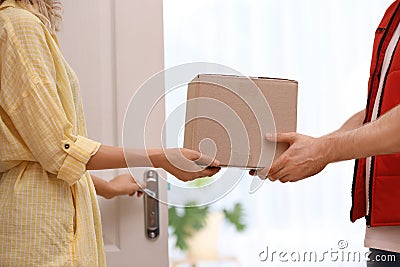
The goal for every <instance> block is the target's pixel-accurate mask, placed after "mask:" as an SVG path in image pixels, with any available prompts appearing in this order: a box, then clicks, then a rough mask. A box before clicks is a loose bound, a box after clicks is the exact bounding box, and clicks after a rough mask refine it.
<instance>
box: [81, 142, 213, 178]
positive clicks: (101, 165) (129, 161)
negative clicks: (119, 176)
mask: <svg viewBox="0 0 400 267" xmlns="http://www.w3.org/2000/svg"><path fill="white" fill-rule="evenodd" d="M197 163H198V164H200V165H205V166H210V167H209V168H202V167H200V165H198V164H197ZM218 165H219V162H218V161H217V160H214V159H211V158H209V157H207V156H205V155H202V154H201V153H199V152H197V151H193V150H189V149H184V148H182V149H178V148H176V149H165V150H163V149H161V148H160V149H147V150H145V149H129V150H125V151H124V149H123V148H120V147H112V146H105V145H101V146H100V148H99V150H98V151H97V153H96V154H94V155H93V156H92V157H91V158H90V159H89V161H88V163H87V164H86V168H87V169H88V170H102V169H116V168H126V167H154V168H163V169H164V170H166V171H167V172H169V173H171V174H172V175H174V176H175V177H177V178H178V179H180V180H182V181H190V180H194V179H196V178H201V177H207V176H213V175H214V174H216V173H217V172H218V171H219V170H220V168H219V167H218Z"/></svg>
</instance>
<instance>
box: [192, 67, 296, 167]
mask: <svg viewBox="0 0 400 267" xmlns="http://www.w3.org/2000/svg"><path fill="white" fill-rule="evenodd" d="M297 87H298V83H297V82H296V81H292V80H285V79H271V78H247V77H238V76H227V75H211V74H203V75H198V76H197V77H196V78H194V79H193V81H192V82H191V83H190V84H189V86H188V97H187V99H188V102H187V107H186V126H185V140H184V147H186V148H189V149H194V150H199V151H201V152H203V153H205V154H208V155H211V156H216V158H217V159H218V160H219V161H220V162H221V166H233V167H242V168H263V167H265V166H268V165H269V164H270V163H271V161H272V160H273V158H274V157H275V158H276V157H278V156H279V155H281V154H282V153H283V152H284V151H285V150H286V149H287V144H278V145H277V146H276V147H275V144H273V143H270V142H267V141H266V140H265V138H264V136H265V134H266V133H267V132H268V133H275V130H276V132H295V131H296V124H297ZM274 152H275V154H274Z"/></svg>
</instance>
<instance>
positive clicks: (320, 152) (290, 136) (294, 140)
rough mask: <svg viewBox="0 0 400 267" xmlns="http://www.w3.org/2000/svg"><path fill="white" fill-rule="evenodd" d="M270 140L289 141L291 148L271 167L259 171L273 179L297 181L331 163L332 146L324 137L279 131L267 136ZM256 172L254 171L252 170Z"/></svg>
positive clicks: (261, 174) (261, 175) (259, 173)
mask: <svg viewBox="0 0 400 267" xmlns="http://www.w3.org/2000/svg"><path fill="white" fill-rule="evenodd" d="M266 138H267V140H268V141H270V142H277V143H289V145H290V146H289V148H288V150H287V151H285V152H284V153H283V154H282V155H281V156H280V157H279V158H278V159H276V160H275V161H274V162H273V164H272V166H271V168H270V169H267V168H266V169H264V170H261V171H259V172H258V173H257V175H258V176H260V178H262V179H265V178H269V179H270V180H271V181H277V180H279V181H281V182H282V183H286V182H297V181H299V180H302V179H305V178H307V177H310V176H313V175H315V174H317V173H319V172H321V171H322V170H323V169H324V168H325V167H326V165H327V164H328V163H329V153H330V146H329V145H328V143H327V142H326V141H325V140H324V139H323V138H313V137H310V136H306V135H301V134H297V133H278V134H276V136H267V137H266ZM251 174H254V172H251Z"/></svg>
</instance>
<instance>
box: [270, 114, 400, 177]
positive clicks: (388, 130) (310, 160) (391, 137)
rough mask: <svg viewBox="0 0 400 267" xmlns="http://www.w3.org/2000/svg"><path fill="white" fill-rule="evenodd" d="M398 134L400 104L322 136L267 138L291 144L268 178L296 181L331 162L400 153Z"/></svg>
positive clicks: (295, 135)
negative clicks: (371, 119) (369, 119)
mask: <svg viewBox="0 0 400 267" xmlns="http://www.w3.org/2000/svg"><path fill="white" fill-rule="evenodd" d="M356 117H357V116H356ZM354 121H357V120H356V119H354ZM349 125H352V123H349V124H348V126H349ZM345 128H346V127H345ZM350 128H351V127H350ZM399 133H400V106H397V107H395V108H393V109H392V110H391V111H389V112H387V113H386V114H385V115H383V116H382V117H380V118H379V119H378V120H376V121H374V122H371V123H368V124H365V125H363V126H361V127H358V128H355V129H353V130H347V131H340V130H339V131H336V132H334V133H332V134H329V135H326V136H323V137H320V138H313V137H310V136H305V135H301V134H296V133H286V134H285V133H282V134H277V136H276V137H275V138H274V137H268V138H267V139H268V140H270V141H276V142H286V143H289V144H290V147H289V149H288V150H287V151H286V152H285V153H283V154H282V155H281V157H279V158H278V159H277V160H276V161H275V162H274V163H273V165H272V167H271V169H270V171H269V173H268V177H269V178H270V179H271V180H273V181H275V180H280V181H281V182H295V181H299V180H302V179H304V178H307V177H310V176H313V175H315V174H317V173H319V172H320V171H322V170H323V169H324V168H325V167H326V165H327V164H329V163H332V162H338V161H343V160H349V159H355V158H365V157H369V156H374V155H383V154H393V153H397V152H400V137H399Z"/></svg>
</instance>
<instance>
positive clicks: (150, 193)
mask: <svg viewBox="0 0 400 267" xmlns="http://www.w3.org/2000/svg"><path fill="white" fill-rule="evenodd" d="M144 180H145V183H146V190H144V191H145V193H146V194H145V195H144V198H143V199H144V220H145V223H144V225H145V235H146V237H147V238H148V239H149V240H155V239H157V237H158V236H159V235H160V218H159V202H158V173H157V172H156V171H155V170H148V171H146V172H145V174H144Z"/></svg>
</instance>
